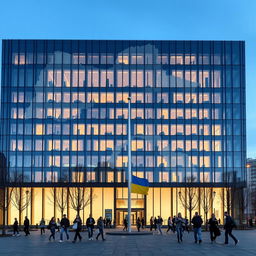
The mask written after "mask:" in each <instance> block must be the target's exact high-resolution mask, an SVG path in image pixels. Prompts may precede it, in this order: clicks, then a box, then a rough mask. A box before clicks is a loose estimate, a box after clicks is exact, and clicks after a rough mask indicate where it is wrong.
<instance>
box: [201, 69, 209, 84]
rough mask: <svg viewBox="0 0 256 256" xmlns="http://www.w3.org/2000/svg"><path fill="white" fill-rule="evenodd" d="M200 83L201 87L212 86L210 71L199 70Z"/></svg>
mask: <svg viewBox="0 0 256 256" xmlns="http://www.w3.org/2000/svg"><path fill="white" fill-rule="evenodd" d="M199 84H200V86H201V87H210V76H209V71H199Z"/></svg>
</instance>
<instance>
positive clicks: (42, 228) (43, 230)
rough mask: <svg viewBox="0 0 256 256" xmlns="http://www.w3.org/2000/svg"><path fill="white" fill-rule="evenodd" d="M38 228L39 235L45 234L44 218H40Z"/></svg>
mask: <svg viewBox="0 0 256 256" xmlns="http://www.w3.org/2000/svg"><path fill="white" fill-rule="evenodd" d="M39 227H40V230H41V235H42V234H43V233H44V234H45V220H44V218H42V219H41V220H40V224H39Z"/></svg>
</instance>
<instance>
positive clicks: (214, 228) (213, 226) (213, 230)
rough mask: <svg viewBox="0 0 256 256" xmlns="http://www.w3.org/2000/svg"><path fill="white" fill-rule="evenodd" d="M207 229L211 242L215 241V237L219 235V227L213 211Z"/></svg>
mask: <svg viewBox="0 0 256 256" xmlns="http://www.w3.org/2000/svg"><path fill="white" fill-rule="evenodd" d="M208 225H209V230H210V238H211V242H212V243H213V242H214V241H216V237H217V236H219V235H220V229H219V227H218V220H217V219H216V217H215V215H214V213H213V214H212V216H211V218H210V219H209V220H208Z"/></svg>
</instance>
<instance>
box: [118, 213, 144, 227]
mask: <svg viewBox="0 0 256 256" xmlns="http://www.w3.org/2000/svg"><path fill="white" fill-rule="evenodd" d="M127 216H128V211H127V209H124V210H121V209H120V210H116V225H117V226H123V224H124V218H126V217H127ZM142 217H143V218H145V216H144V209H132V211H131V225H133V226H135V225H136V219H137V218H140V219H141V218H142Z"/></svg>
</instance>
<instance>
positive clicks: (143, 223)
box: [141, 217, 145, 229]
mask: <svg viewBox="0 0 256 256" xmlns="http://www.w3.org/2000/svg"><path fill="white" fill-rule="evenodd" d="M141 228H142V229H144V228H145V219H144V218H143V217H142V218H141Z"/></svg>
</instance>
